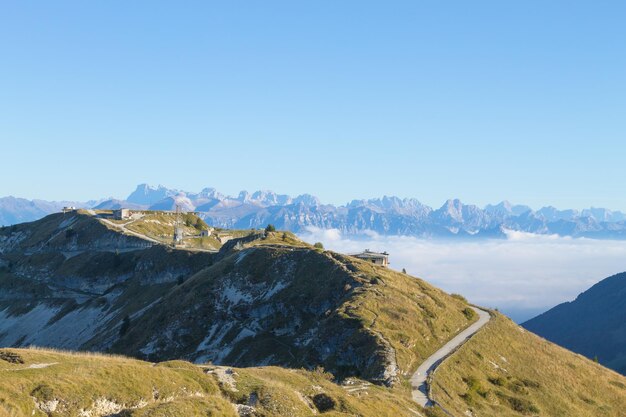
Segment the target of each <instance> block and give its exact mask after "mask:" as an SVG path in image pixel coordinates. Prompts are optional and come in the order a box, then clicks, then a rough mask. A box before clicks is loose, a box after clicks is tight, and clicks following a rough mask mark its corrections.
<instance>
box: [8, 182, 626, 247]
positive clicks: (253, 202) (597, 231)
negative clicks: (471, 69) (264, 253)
mask: <svg viewBox="0 0 626 417" xmlns="http://www.w3.org/2000/svg"><path fill="white" fill-rule="evenodd" d="M66 205H72V206H76V207H82V208H95V209H114V208H120V207H127V208H131V209H151V210H174V209H175V208H176V205H180V206H181V207H182V208H183V210H186V211H196V212H199V213H200V214H201V216H202V217H203V218H204V219H205V220H206V222H207V223H209V224H211V225H213V226H216V227H224V228H237V229H249V228H260V227H264V226H265V225H267V224H268V223H271V224H274V225H275V226H276V227H277V228H280V229H286V230H290V231H293V232H296V233H300V232H304V231H306V230H307V228H310V227H318V228H322V229H338V230H340V231H341V232H342V233H344V234H347V235H358V234H361V233H363V232H365V231H374V232H376V233H379V234H383V235H408V236H416V237H423V238H498V237H505V236H506V231H508V230H513V231H521V232H528V233H537V234H556V235H560V236H572V237H588V238H596V239H625V238H626V214H624V213H622V212H619V211H612V210H609V209H605V208H590V209H586V210H582V211H578V210H572V209H567V210H558V209H556V208H554V207H543V208H541V209H540V210H536V211H535V210H533V209H531V208H530V207H528V206H525V205H512V204H510V203H509V202H507V201H503V202H501V203H499V204H496V205H487V206H486V207H484V208H481V207H478V206H476V205H471V204H463V203H462V202H461V201H460V200H458V199H451V200H448V201H446V202H445V203H444V204H443V206H441V207H440V208H438V209H433V208H431V207H429V206H427V205H424V204H422V203H420V202H419V201H418V200H416V199H412V198H404V199H401V198H398V197H387V196H385V197H382V198H375V199H369V200H353V201H352V202H350V203H348V204H346V205H343V206H335V205H330V204H322V203H321V202H320V201H319V199H318V198H317V197H314V196H312V195H309V194H303V195H300V196H297V197H291V196H288V195H285V194H277V193H274V192H272V191H256V192H254V193H248V192H246V191H242V192H241V193H239V195H238V196H236V197H233V196H227V195H225V194H222V193H220V192H218V191H217V190H216V189H214V188H205V189H203V190H202V191H200V192H199V193H193V192H187V191H181V190H176V189H170V188H167V187H164V186H161V185H159V186H158V187H153V186H150V185H147V184H141V185H139V186H137V189H136V190H135V191H133V192H132V193H131V194H130V195H129V196H128V197H127V198H126V200H117V199H113V198H109V199H103V200H99V201H89V202H86V203H79V202H49V201H43V200H32V201H31V200H25V199H20V198H15V197H4V198H0V224H3V225H11V224H15V223H21V222H26V221H33V220H37V219H39V218H41V217H43V216H45V215H46V214H50V213H53V212H55V211H59V210H60V209H61V208H62V207H63V206H66Z"/></svg>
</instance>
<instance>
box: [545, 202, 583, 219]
mask: <svg viewBox="0 0 626 417" xmlns="http://www.w3.org/2000/svg"><path fill="white" fill-rule="evenodd" d="M537 214H539V215H540V216H541V217H543V218H544V219H546V220H547V221H558V220H574V219H576V218H578V217H580V212H579V211H578V210H575V209H569V210H559V209H557V208H556V207H552V206H547V207H542V208H541V209H539V210H537Z"/></svg>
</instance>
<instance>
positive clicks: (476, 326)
mask: <svg viewBox="0 0 626 417" xmlns="http://www.w3.org/2000/svg"><path fill="white" fill-rule="evenodd" d="M471 308H472V310H474V311H475V312H476V313H478V320H477V321H476V322H475V323H473V324H472V325H470V326H469V327H468V328H467V329H465V330H463V331H462V332H461V333H459V334H457V335H456V336H454V337H453V338H452V339H451V340H450V341H449V342H448V343H446V344H445V345H443V347H442V348H441V349H439V350H438V351H436V352H435V353H433V354H432V355H431V356H430V357H428V358H427V359H426V360H425V361H424V362H423V363H422V364H421V365H420V367H419V368H417V371H415V373H414V374H413V376H412V377H411V396H412V397H413V401H415V402H417V403H418V404H419V405H421V406H422V407H430V406H433V405H434V403H433V401H432V399H431V398H429V397H428V384H427V383H426V380H427V379H428V376H429V375H430V374H431V373H432V372H433V371H434V370H435V369H436V368H437V366H439V364H440V363H441V362H442V361H443V360H444V359H445V358H446V357H447V356H448V355H450V354H451V353H453V352H454V351H455V350H456V349H457V348H458V347H459V346H461V345H462V344H463V343H465V342H466V341H467V340H468V339H469V338H470V337H472V336H473V335H474V334H475V333H476V332H477V331H479V330H480V329H481V328H482V327H483V326H484V325H485V324H487V323H488V322H489V320H490V319H491V315H490V314H489V312H487V311H485V310H481V309H479V308H476V307H471Z"/></svg>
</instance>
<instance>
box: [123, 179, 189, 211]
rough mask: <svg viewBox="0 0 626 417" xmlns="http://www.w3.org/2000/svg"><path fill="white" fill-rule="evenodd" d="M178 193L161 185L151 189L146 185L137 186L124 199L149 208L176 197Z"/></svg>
mask: <svg viewBox="0 0 626 417" xmlns="http://www.w3.org/2000/svg"><path fill="white" fill-rule="evenodd" d="M179 192H180V191H178V190H172V189H169V188H167V187H164V186H163V185H159V186H157V187H153V186H151V185H148V184H139V185H138V186H137V188H136V189H135V191H133V192H132V193H131V194H130V195H129V196H128V198H127V199H126V200H127V201H128V202H130V203H135V204H143V205H147V206H151V205H153V204H155V203H157V202H159V201H161V200H163V199H164V198H166V197H169V196H172V195H176V194H178V193H179Z"/></svg>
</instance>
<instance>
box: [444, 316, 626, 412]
mask: <svg viewBox="0 0 626 417" xmlns="http://www.w3.org/2000/svg"><path fill="white" fill-rule="evenodd" d="M434 380H435V384H434V386H433V394H434V396H435V398H436V399H437V400H438V401H440V402H441V403H442V404H443V405H444V407H445V408H447V409H449V410H450V411H452V412H453V414H455V415H464V414H465V413H466V412H467V411H468V410H469V411H471V412H472V413H473V415H475V416H494V417H508V416H521V415H533V416H534V415H541V416H577V417H587V416H588V417H599V416H615V417H623V416H624V415H625V414H624V410H626V378H624V377H623V376H621V375H619V374H617V373H615V372H613V371H611V370H609V369H607V368H604V367H602V366H600V365H598V364H596V363H594V362H592V361H590V360H588V359H586V358H584V357H583V356H580V355H577V354H575V353H572V352H570V351H568V350H566V349H563V348H561V347H559V346H556V345H554V344H552V343H550V342H548V341H546V340H544V339H542V338H540V337H538V336H536V335H534V334H532V333H530V332H528V331H526V330H524V329H522V328H521V327H519V326H517V325H516V324H514V323H513V322H511V321H510V320H509V319H508V318H506V317H504V316H501V315H496V317H495V319H494V320H492V321H491V322H490V323H489V324H487V326H486V327H485V328H484V329H483V330H481V331H480V332H479V333H478V334H476V336H475V337H474V338H472V339H471V340H470V341H469V342H468V343H467V344H465V345H464V346H463V347H462V348H461V349H460V350H459V351H458V352H457V353H455V354H454V355H453V356H452V357H451V358H450V359H448V360H447V361H446V362H444V363H443V365H441V367H440V368H439V369H438V370H437V371H436V373H435V378H434Z"/></svg>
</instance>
